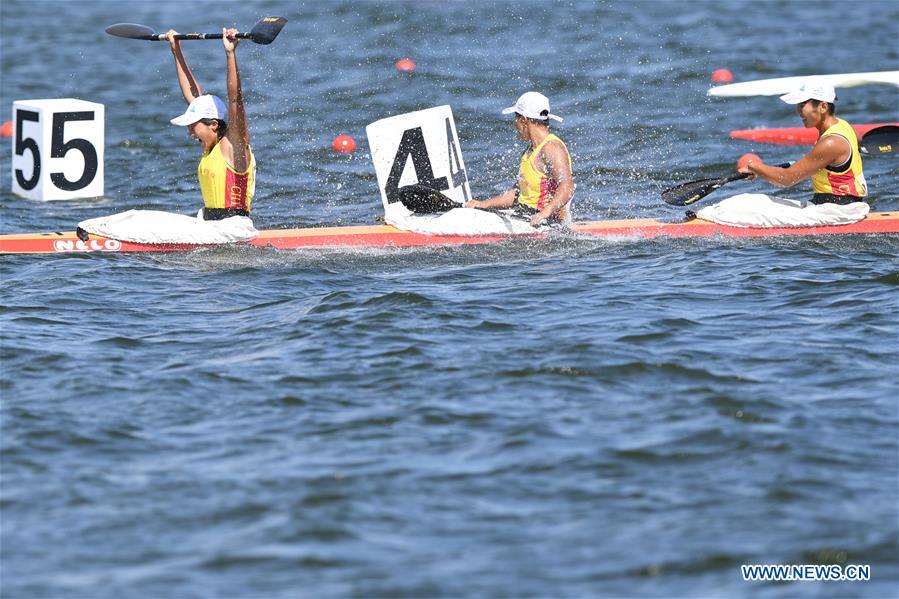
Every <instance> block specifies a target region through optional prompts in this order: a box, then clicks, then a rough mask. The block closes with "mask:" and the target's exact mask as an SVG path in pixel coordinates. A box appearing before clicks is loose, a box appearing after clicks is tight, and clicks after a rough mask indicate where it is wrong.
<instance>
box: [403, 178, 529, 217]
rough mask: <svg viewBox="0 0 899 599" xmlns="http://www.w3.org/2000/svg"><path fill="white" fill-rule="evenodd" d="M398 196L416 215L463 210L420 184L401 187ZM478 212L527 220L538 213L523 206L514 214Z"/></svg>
mask: <svg viewBox="0 0 899 599" xmlns="http://www.w3.org/2000/svg"><path fill="white" fill-rule="evenodd" d="M398 195H399V199H400V202H401V203H402V204H403V206H405V207H406V208H408V209H409V210H411V211H412V212H413V213H415V214H437V213H440V212H449V211H450V210H452V209H453V208H462V204H460V203H459V202H456V201H454V200H452V199H451V198H450V197H449V196H447V195H446V194H444V193H442V192H441V191H439V190H437V189H434V188H433V187H428V186H427V185H422V184H420V183H416V184H414V185H406V186H405V187H400V188H399V190H398ZM478 210H484V211H485V212H496V213H497V214H500V215H502V216H511V217H519V218H523V219H527V220H530V217H531V216H532V215H534V214H536V213H537V211H536V210H533V209H531V208H528V207H527V206H523V205H521V204H516V205H515V207H514V210H515V213H514V214H509V213H508V212H505V211H503V210H498V209H492V208H478Z"/></svg>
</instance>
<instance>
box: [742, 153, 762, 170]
mask: <svg viewBox="0 0 899 599" xmlns="http://www.w3.org/2000/svg"><path fill="white" fill-rule="evenodd" d="M750 160H751V161H753V162H758V163H760V162H761V161H762V159H761V158H759V156H758V154H743V155H742V156H740V159H739V160H737V170H740V169H741V168H743V167H744V166H746V165H747V164H749V161H750Z"/></svg>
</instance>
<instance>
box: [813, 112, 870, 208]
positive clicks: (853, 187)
mask: <svg viewBox="0 0 899 599" xmlns="http://www.w3.org/2000/svg"><path fill="white" fill-rule="evenodd" d="M828 135H838V136H840V137H842V138H843V139H845V140H846V141H848V142H849V147H850V148H851V150H850V153H849V158H848V159H847V160H846V162H844V163H843V164H840V165H838V166H827V167H824V168H822V169H821V170H819V171H817V172H816V173H815V175H814V177H812V191H814V193H815V194H819V193H820V194H830V195H834V196H856V197H860V198H863V197H865V196H866V195H868V184H867V182H866V181H865V174H864V173H863V172H862V157H861V155H860V154H859V151H858V137H857V136H856V135H855V131H853V129H852V127H851V126H850V125H849V123H847V122H846V121H844V120H843V119H837V122H836V124H835V125H833V126H832V127H829V128H828V129H827V130H826V131H825V132H824V133H823V134H822V135H821V137H819V138H818V139H821V138H823V137H826V136H828Z"/></svg>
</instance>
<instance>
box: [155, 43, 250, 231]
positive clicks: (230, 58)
mask: <svg viewBox="0 0 899 599" xmlns="http://www.w3.org/2000/svg"><path fill="white" fill-rule="evenodd" d="M177 33H178V32H177V31H175V30H174V29H170V30H169V31H167V32H166V34H165V36H166V39H167V40H168V41H169V45H170V46H171V49H172V55H173V56H174V57H175V68H176V69H177V71H178V83H179V85H180V86H181V93H182V94H184V100H185V101H186V102H187V103H188V108H187V110H186V111H185V112H184V114H182V115H181V116H179V117H176V118H174V119H172V121H171V122H172V124H174V125H181V126H185V127H187V129H188V132H189V134H190V136H191V137H192V138H194V139H196V140H198V141H199V142H200V143H201V144H202V145H203V157H202V158H201V159H200V164H199V166H198V167H197V177H198V179H199V180H200V189H201V191H202V192H203V203H204V208H203V218H204V219H205V220H221V219H225V218H228V217H231V216H249V214H250V204H251V203H252V201H253V194H254V192H255V187H256V159H255V158H254V156H253V151H252V149H251V148H250V131H249V129H248V127H247V115H246V111H245V109H244V101H243V92H242V90H241V85H240V73H239V72H238V69H237V57H236V53H235V50H236V48H237V43H238V38H236V37H235V35H236V34H237V33H238V31H237V29H222V44H223V45H224V47H225V61H226V63H227V87H228V104H227V106H226V105H225V103H224V102H223V101H222V99H221V98H219V97H218V96H214V95H211V94H203V93H202V90H201V89H200V85H199V83H197V80H196V78H195V77H194V75H193V73H192V72H191V70H190V67H189V66H188V65H187V60H186V59H185V58H184V54H182V52H181V42H180V41H179V40H177V39H175V37H174V36H175V35H177ZM229 115H230V121H229V118H228V117H229Z"/></svg>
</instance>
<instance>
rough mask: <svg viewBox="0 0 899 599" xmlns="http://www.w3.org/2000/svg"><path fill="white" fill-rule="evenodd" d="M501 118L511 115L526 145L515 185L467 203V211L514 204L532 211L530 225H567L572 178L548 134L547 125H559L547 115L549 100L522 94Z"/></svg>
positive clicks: (560, 146)
mask: <svg viewBox="0 0 899 599" xmlns="http://www.w3.org/2000/svg"><path fill="white" fill-rule="evenodd" d="M502 112H503V114H513V113H514V114H515V129H516V130H517V131H518V136H519V137H520V138H521V139H522V140H524V141H526V142H528V146H527V148H525V150H524V152H523V153H522V154H521V164H520V167H519V169H518V182H517V184H516V185H515V186H514V187H512V188H510V189H508V190H506V191H505V192H503V193H501V194H500V195H497V196H493V197H490V198H487V199H486V200H471V201H469V202H468V203H466V204H465V206H466V207H467V208H508V207H511V206H514V205H516V204H520V205H523V206H526V207H527V208H529V209H530V210H531V211H535V212H536V214H534V215H533V216H532V217H531V224H532V225H534V226H536V225H539V224H540V223H543V222H545V221H551V222H552V221H555V222H564V223H568V222H571V210H570V208H571V206H570V202H571V196H572V195H573V194H574V178H573V176H572V174H571V155H570V154H569V153H568V148H567V147H566V146H565V142H563V141H562V140H561V139H560V138H559V137H558V136H557V135H555V134H554V133H550V131H549V121H550V120H554V121H558V122H562V119H561V117H558V116H556V115H554V114H550V112H549V99H548V98H547V97H546V96H544V95H543V94H541V93H538V92H533V91H531V92H526V93H524V94H522V95H521V97H519V98H518V101H517V102H515V105H514V106H510V107H509V108H506V109H504V110H503V111H502Z"/></svg>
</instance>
